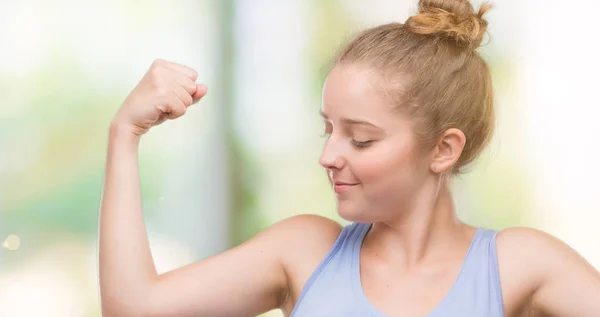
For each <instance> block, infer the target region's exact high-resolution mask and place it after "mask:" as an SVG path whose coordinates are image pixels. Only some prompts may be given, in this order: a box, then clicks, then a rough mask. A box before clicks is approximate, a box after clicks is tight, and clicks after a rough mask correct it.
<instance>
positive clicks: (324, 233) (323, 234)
mask: <svg viewBox="0 0 600 317" xmlns="http://www.w3.org/2000/svg"><path fill="white" fill-rule="evenodd" d="M267 231H270V234H271V235H273V236H276V237H281V238H284V239H285V240H286V241H288V242H290V240H291V241H294V240H298V241H306V242H309V241H311V240H331V239H334V240H335V239H336V238H337V236H338V235H339V234H340V232H341V231H342V225H340V224H339V223H337V222H335V221H333V220H331V219H329V218H326V217H323V216H318V215H311V214H305V215H298V216H292V217H289V218H286V219H284V220H281V221H279V222H277V223H275V224H273V225H272V226H271V227H270V228H269V229H267Z"/></svg>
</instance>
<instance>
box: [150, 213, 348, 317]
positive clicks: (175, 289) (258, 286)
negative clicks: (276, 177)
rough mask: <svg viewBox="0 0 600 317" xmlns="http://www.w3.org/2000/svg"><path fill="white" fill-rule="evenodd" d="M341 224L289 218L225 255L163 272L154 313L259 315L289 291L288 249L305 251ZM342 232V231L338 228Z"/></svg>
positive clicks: (152, 300)
mask: <svg viewBox="0 0 600 317" xmlns="http://www.w3.org/2000/svg"><path fill="white" fill-rule="evenodd" d="M336 226H337V227H338V228H339V225H338V224H337V223H335V222H333V221H331V220H328V219H326V218H323V217H318V216H296V217H292V218H289V219H286V220H283V221H281V222H279V223H277V224H275V225H273V226H272V227H270V228H268V229H266V230H265V231H263V232H261V233H259V234H257V235H256V236H255V237H253V238H252V239H250V240H248V241H246V242H244V243H242V244H241V245H239V246H237V247H235V248H232V249H230V250H228V251H226V252H223V253H221V254H218V255H215V256H212V257H209V258H207V259H204V260H201V261H198V262H195V263H192V264H190V265H188V266H185V267H182V268H180V269H177V270H174V271H171V272H168V273H165V274H163V275H161V276H160V277H159V279H158V281H157V282H156V283H154V285H153V287H152V288H151V291H150V292H149V296H148V303H147V307H146V308H145V310H146V311H145V315H148V316H161V317H162V316H178V317H179V316H228V317H230V316H256V315H259V314H260V313H263V312H266V311H269V310H272V309H275V308H278V307H279V306H280V305H281V303H282V300H283V298H284V297H285V296H286V294H287V290H288V276H287V270H286V258H287V255H286V253H289V252H302V248H301V245H302V244H303V243H304V242H303V240H305V241H307V242H308V243H309V244H310V241H311V240H315V239H317V240H318V239H319V238H320V237H319V235H311V236H305V233H306V232H321V231H323V232H324V233H323V234H325V235H327V234H328V232H329V233H331V232H335V230H336V229H335V228H336ZM338 232H339V231H338Z"/></svg>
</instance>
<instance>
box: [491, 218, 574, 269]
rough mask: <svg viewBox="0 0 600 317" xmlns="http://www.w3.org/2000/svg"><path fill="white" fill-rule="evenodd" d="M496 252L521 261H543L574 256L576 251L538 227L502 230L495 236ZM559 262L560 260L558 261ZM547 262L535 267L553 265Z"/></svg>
mask: <svg viewBox="0 0 600 317" xmlns="http://www.w3.org/2000/svg"><path fill="white" fill-rule="evenodd" d="M496 245H497V249H498V253H502V254H505V255H506V256H510V257H513V258H515V260H518V261H520V262H522V260H530V261H532V262H530V263H544V262H548V261H552V260H560V259H564V257H567V258H568V257H572V256H576V253H575V252H574V251H573V249H571V248H570V247H569V246H568V245H567V244H566V243H564V242H563V241H562V240H560V239H558V238H556V237H554V236H552V235H550V234H548V233H546V232H544V231H541V230H538V229H533V228H510V229H505V230H502V231H500V232H499V233H498V236H497V238H496ZM558 262H560V261H558ZM553 263H557V262H553V261H552V263H547V264H545V265H543V266H542V267H538V268H537V269H542V270H543V269H544V268H549V267H551V266H552V265H553Z"/></svg>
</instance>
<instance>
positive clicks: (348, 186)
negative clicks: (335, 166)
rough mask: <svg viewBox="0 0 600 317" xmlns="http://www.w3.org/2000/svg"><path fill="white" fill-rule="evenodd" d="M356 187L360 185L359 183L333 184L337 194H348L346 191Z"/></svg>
mask: <svg viewBox="0 0 600 317" xmlns="http://www.w3.org/2000/svg"><path fill="white" fill-rule="evenodd" d="M356 185H358V183H356V184H350V183H344V182H334V183H333V191H334V192H335V193H336V194H341V193H343V192H346V191H348V190H350V189H352V188H353V187H355V186H356Z"/></svg>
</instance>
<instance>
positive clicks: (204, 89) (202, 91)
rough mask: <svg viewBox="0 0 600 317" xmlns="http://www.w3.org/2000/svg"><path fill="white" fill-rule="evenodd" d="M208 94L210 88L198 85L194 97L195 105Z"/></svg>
mask: <svg viewBox="0 0 600 317" xmlns="http://www.w3.org/2000/svg"><path fill="white" fill-rule="evenodd" d="M206 93H208V87H206V86H205V85H201V84H196V91H195V92H194V94H193V95H192V99H193V100H194V101H193V103H196V102H198V101H199V100H200V99H202V97H204V96H205V95H206Z"/></svg>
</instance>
